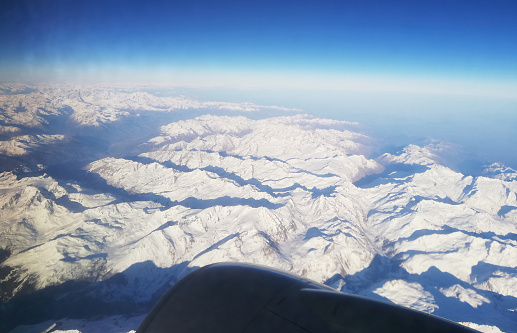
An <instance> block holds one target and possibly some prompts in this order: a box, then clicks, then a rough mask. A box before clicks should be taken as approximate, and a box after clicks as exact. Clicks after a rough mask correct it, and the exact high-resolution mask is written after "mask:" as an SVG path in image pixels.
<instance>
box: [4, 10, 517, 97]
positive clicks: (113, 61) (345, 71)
mask: <svg viewBox="0 0 517 333" xmlns="http://www.w3.org/2000/svg"><path fill="white" fill-rule="evenodd" d="M0 6H1V7H0V9H1V17H0V31H1V34H0V49H1V50H2V51H1V52H0V75H1V80H2V81H27V80H32V81H63V80H65V81H74V80H86V81H96V80H98V81H120V80H132V81H139V80H147V81H159V82H166V83H171V84H179V85H182V84H183V85H192V86H195V85H203V86H212V85H217V86H246V87H269V88H271V87H291V88H293V87H294V88H314V87H319V88H324V89H330V88H336V89H344V90H360V91H370V90H373V91H376V90H380V91H409V92H424V91H426V92H438V93H443V92H449V93H454V94H456V93H457V94H463V93H467V94H470V93H473V94H474V95H479V94H487V95H494V96H503V97H510V98H511V97H512V95H517V94H515V92H516V91H517V90H516V88H517V61H516V59H517V19H516V18H517V1H498V0H495V1H460V0H457V1H436V0H434V1H431V0H429V1H419V0H414V1H409V0H408V1H359V0H357V1H325V0H321V1H278V0H277V1H200V0H189V1H186V0H184V1H153V0H148V1H144V0H102V1H97V0H95V1H81V0H74V1H72V0H3V1H1V5H0Z"/></svg>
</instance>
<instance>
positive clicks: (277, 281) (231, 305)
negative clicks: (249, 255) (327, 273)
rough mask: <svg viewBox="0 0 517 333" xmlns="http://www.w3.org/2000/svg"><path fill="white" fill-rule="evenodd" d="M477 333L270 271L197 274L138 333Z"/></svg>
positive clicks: (247, 268) (218, 269)
mask: <svg viewBox="0 0 517 333" xmlns="http://www.w3.org/2000/svg"><path fill="white" fill-rule="evenodd" d="M168 332H171V333H207V332H222V333H237V332H238V333H241V332H242V333H255V332H282V333H303V332H305V333H306V332H318V333H327V332H329V333H330V332H344V333H345V332H346V333H367V332H368V333H370V332H371V333H374V332H375V333H379V332H397V333H406V332H407V333H408V332H419V333H425V332H433V333H436V332H442V333H466V332H476V331H474V330H472V329H469V328H467V327H464V326H462V325H459V324H456V323H454V322H451V321H449V320H445V319H442V318H440V317H436V316H433V315H429V314H427V313H424V312H420V311H416V310H411V309H408V308H404V307H401V306H397V305H393V304H389V303H385V302H380V301H376V300H372V299H369V298H366V297H361V296H356V295H349V294H344V293H341V292H338V291H336V290H334V289H332V288H329V287H327V286H325V285H322V284H319V283H316V282H313V281H310V280H307V279H304V278H302V277H299V276H295V275H291V274H288V273H285V272H280V271H277V270H273V269H270V268H266V267H260V266H253V265H248V264H237V263H221V264H213V265H208V266H205V267H203V268H200V269H198V270H196V271H194V272H193V273H191V274H189V275H187V276H186V277H185V278H183V279H182V280H180V281H179V282H178V283H176V284H175V285H174V286H173V287H172V288H171V289H170V290H169V291H167V293H166V294H165V295H164V296H163V297H162V298H161V299H160V300H159V301H158V302H157V303H156V305H155V306H154V307H153V309H152V310H151V312H150V313H149V314H148V315H147V317H146V318H145V319H144V321H143V322H142V324H141V325H140V327H139V328H138V330H137V333H168Z"/></svg>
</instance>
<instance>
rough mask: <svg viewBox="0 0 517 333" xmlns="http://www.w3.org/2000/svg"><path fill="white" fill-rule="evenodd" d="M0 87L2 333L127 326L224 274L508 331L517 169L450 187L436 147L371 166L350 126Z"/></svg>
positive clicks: (130, 93) (244, 109)
mask: <svg viewBox="0 0 517 333" xmlns="http://www.w3.org/2000/svg"><path fill="white" fill-rule="evenodd" d="M0 88H1V91H2V92H3V94H0V125H1V127H0V154H1V155H0V163H1V164H2V165H1V171H3V172H2V173H0V207H1V210H0V263H1V264H0V294H1V298H2V303H1V304H0V306H1V312H2V313H4V314H5V315H2V319H1V326H0V331H3V330H5V331H8V330H11V329H13V328H14V327H15V326H17V325H32V324H38V323H41V324H40V326H41V327H43V326H45V325H47V324H48V323H49V322H48V321H49V320H52V321H56V320H60V321H61V322H62V329H63V330H67V329H77V330H81V327H79V326H74V325H79V324H78V323H81V325H86V326H87V327H90V328H89V332H90V331H92V330H94V329H95V327H99V328H98V329H99V330H101V327H102V329H103V330H105V329H106V327H112V328H113V327H119V326H116V325H122V326H121V327H123V328H127V329H128V330H130V329H136V326H137V325H138V320H140V319H141V316H142V315H143V314H145V313H146V312H147V311H149V309H150V307H151V306H152V304H153V303H154V302H155V301H156V300H157V299H158V298H159V297H160V296H161V294H162V293H163V292H164V291H165V290H167V289H168V288H169V287H170V286H171V285H172V284H174V282H175V281H177V280H178V279H180V278H181V277H183V276H184V275H185V274H187V273H188V272H190V271H192V270H193V269H196V268H197V267H201V266H204V265H207V264H210V263H214V262H222V261H238V262H249V263H255V264H261V265H266V266H271V267H275V268H279V269H283V270H286V271H290V272H292V273H295V274H299V275H302V276H305V277H308V278H310V279H313V280H315V281H318V282H322V283H325V284H327V285H329V286H331V287H333V288H336V289H338V290H341V291H344V292H348V293H354V294H359V295H365V296H369V297H374V298H377V299H382V300H385V301H389V302H393V303H396V304H400V305H403V306H408V307H411V308H414V309H418V310H422V311H425V312H428V313H433V314H435V315H438V316H442V317H445V318H448V319H451V320H453V321H456V322H460V323H463V324H465V325H467V326H470V327H473V328H475V329H478V330H481V331H485V332H500V331H502V332H512V331H513V332H515V331H516V330H515V328H516V327H517V268H516V267H517V172H516V171H515V170H512V169H510V168H508V167H505V166H504V165H501V164H493V165H489V166H487V167H486V172H485V173H484V175H483V176H476V177H473V176H469V175H464V174H461V173H459V172H457V171H454V170H452V169H450V168H448V167H446V166H444V163H443V159H444V156H445V155H444V154H442V153H443V152H444V151H446V150H447V149H449V148H448V147H447V146H446V145H445V144H443V143H436V142H434V143H431V144H429V145H427V146H423V147H421V146H416V145H409V146H407V147H400V149H398V150H394V151H390V152H387V151H386V152H380V153H377V154H376V156H377V157H375V158H372V157H371V156H373V155H372V152H373V151H374V139H372V138H369V137H367V136H365V135H363V134H360V133H357V132H356V127H357V124H355V123H352V122H345V121H337V120H330V119H319V118H315V117H313V116H309V115H300V114H297V113H298V112H299V110H290V109H285V108H281V107H276V106H258V105H254V104H250V103H241V104H239V103H219V102H217V103H216V102H200V101H196V100H192V99H189V98H187V97H181V96H176V97H157V96H154V95H152V94H150V93H148V92H145V91H144V90H142V89H140V90H138V91H135V90H130V89H129V88H125V87H119V88H110V87H99V86H89V87H85V86H81V87H78V86H65V85H61V86H53V85H41V86H33V87H26V86H21V85H3V86H2V87H0ZM210 114H212V115H210ZM243 114H244V115H246V116H247V117H244V116H243ZM272 114H279V115H280V116H277V117H266V118H264V115H268V116H269V115H272ZM447 153H448V154H450V151H449V152H447ZM98 316H107V317H109V316H112V317H109V318H106V319H102V320H100V319H99V317H98ZM121 316H126V317H121ZM128 317H130V318H133V319H123V318H128ZM65 318H69V319H65ZM71 318H79V319H81V318H82V319H86V321H84V320H83V321H80V320H79V319H77V320H72V319H71ZM114 318H117V319H114ZM134 318H140V319H138V320H137V319H134ZM115 322H116V323H115ZM120 322H125V325H126V326H124V325H123V324H120ZM50 323H52V322H50ZM107 323H109V324H107ZM88 325H90V326H88ZM96 325H97V326H96ZM103 325H104V326H103ZM106 325H108V326H106ZM109 325H112V326H109ZM134 325H136V326H134ZM40 326H33V327H40ZM47 326H49V325H47ZM26 328H27V327H25V328H19V330H20V329H26ZM43 328H46V327H43ZM15 331H16V330H15Z"/></svg>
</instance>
